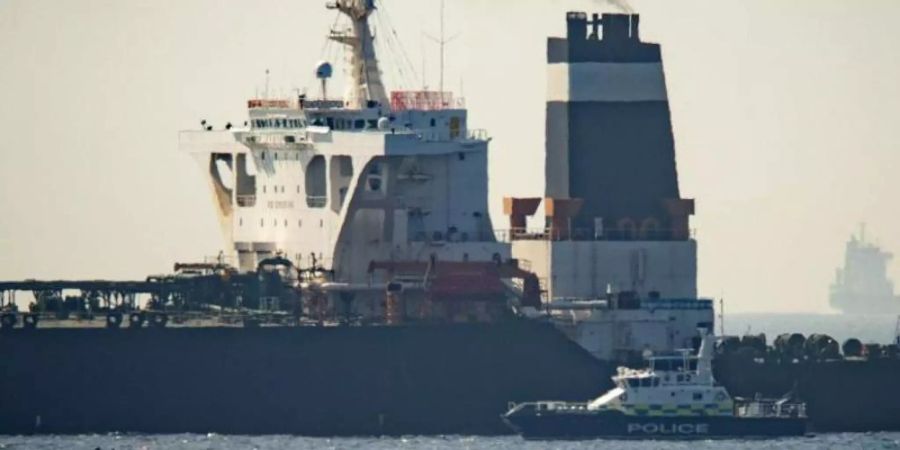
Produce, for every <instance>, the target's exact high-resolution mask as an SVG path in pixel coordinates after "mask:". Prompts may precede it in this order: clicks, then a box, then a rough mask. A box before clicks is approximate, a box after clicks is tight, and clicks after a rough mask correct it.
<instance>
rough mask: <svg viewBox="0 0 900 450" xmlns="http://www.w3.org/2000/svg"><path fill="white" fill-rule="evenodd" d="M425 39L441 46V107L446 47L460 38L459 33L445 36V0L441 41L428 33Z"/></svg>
mask: <svg viewBox="0 0 900 450" xmlns="http://www.w3.org/2000/svg"><path fill="white" fill-rule="evenodd" d="M425 37H427V38H429V39H431V40H432V41H434V42H437V43H438V45H439V46H440V53H441V66H440V71H441V78H440V84H439V85H438V89H439V95H440V96H441V105H443V104H444V47H446V45H447V44H449V43H451V42H453V40H454V39H456V38H457V37H459V33H457V34H455V35H453V36H451V37H450V38H449V39H447V38H446V37H445V35H444V0H441V37H440V39H438V38H435V37H434V36H431V35H429V34H428V33H425ZM423 76H424V74H423Z"/></svg>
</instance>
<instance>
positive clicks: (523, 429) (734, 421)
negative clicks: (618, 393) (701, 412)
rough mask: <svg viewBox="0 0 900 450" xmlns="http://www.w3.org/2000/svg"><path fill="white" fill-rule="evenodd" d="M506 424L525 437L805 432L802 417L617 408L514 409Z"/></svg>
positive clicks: (675, 436)
mask: <svg viewBox="0 0 900 450" xmlns="http://www.w3.org/2000/svg"><path fill="white" fill-rule="evenodd" d="M504 420H505V421H506V422H507V424H508V425H509V426H510V428H512V429H513V430H515V431H516V432H517V433H519V434H521V435H522V437H524V438H526V439H721V438H738V437H739V438H775V437H784V436H802V435H804V434H806V419H803V418H775V417H759V418H737V417H725V416H709V417H703V416H696V417H651V416H629V415H625V414H622V413H621V412H618V411H602V412H575V413H572V412H564V413H554V412H548V411H544V412H536V411H533V410H521V411H513V412H510V413H509V414H506V415H505V416H504Z"/></svg>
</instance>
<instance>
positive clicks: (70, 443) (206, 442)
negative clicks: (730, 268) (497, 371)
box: [0, 433, 900, 450]
mask: <svg viewBox="0 0 900 450" xmlns="http://www.w3.org/2000/svg"><path fill="white" fill-rule="evenodd" d="M0 448H3V449H13V448H15V449H73V450H74V449H96V448H100V449H104V450H105V449H148V450H149V449H172V448H175V449H204V450H205V449H223V450H230V449H385V450H387V449H391V450H393V449H399V450H404V449H410V450H419V449H429V450H430V449H434V450H438V449H486V450H506V449H509V450H512V449H526V450H527V449H535V450H537V449H598V448H609V449H624V450H628V449H633V450H645V449H666V450H677V449H685V450H688V449H690V450H696V449H705V448H710V449H712V448H714V449H778V450H788V449H791V450H794V449H900V433H865V434H861V433H840V434H823V435H818V436H813V437H804V438H790V439H773V440H763V441H747V440H725V441H678V442H667V441H565V442H529V441H524V440H522V439H521V438H518V437H490V438H487V437H466V436H446V437H406V438H391V439H388V438H350V439H321V438H303V437H293V436H254V437H250V436H220V435H214V434H212V435H194V434H177V435H159V436H144V435H84V436H40V437H20V436H3V437H0Z"/></svg>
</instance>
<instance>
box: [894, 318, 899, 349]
mask: <svg viewBox="0 0 900 450" xmlns="http://www.w3.org/2000/svg"><path fill="white" fill-rule="evenodd" d="M894 344H897V345H900V316H897V325H895V326H894Z"/></svg>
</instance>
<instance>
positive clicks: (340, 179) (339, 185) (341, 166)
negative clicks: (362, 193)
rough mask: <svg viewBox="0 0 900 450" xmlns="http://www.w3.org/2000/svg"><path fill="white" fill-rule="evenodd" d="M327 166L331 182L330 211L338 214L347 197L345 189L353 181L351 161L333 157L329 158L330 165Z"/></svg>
mask: <svg viewBox="0 0 900 450" xmlns="http://www.w3.org/2000/svg"><path fill="white" fill-rule="evenodd" d="M328 166H329V167H328V171H329V177H330V181H331V183H330V186H331V193H330V195H331V209H332V211H334V212H340V210H341V207H342V206H343V204H344V199H345V198H346V196H347V189H348V188H349V186H350V182H351V181H352V180H353V160H352V159H351V158H350V157H349V156H346V155H335V156H332V157H331V163H330V164H329V165H328Z"/></svg>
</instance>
